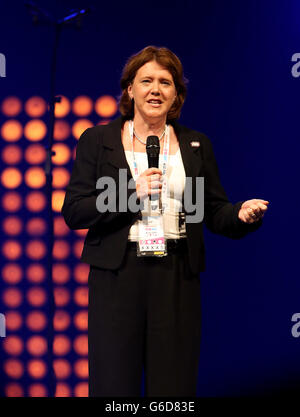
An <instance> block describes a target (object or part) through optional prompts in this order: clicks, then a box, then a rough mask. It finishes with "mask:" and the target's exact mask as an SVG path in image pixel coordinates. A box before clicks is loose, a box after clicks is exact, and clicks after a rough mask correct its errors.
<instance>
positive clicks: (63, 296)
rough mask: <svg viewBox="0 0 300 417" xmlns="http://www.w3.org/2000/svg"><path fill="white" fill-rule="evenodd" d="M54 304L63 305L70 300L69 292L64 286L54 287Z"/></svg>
mask: <svg viewBox="0 0 300 417" xmlns="http://www.w3.org/2000/svg"><path fill="white" fill-rule="evenodd" d="M54 300H55V305H56V306H58V307H62V306H65V305H66V304H68V303H69V301H70V292H69V291H68V290H67V289H66V288H62V287H56V288H54Z"/></svg>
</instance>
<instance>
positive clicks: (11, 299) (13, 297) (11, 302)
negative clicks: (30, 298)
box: [2, 288, 23, 308]
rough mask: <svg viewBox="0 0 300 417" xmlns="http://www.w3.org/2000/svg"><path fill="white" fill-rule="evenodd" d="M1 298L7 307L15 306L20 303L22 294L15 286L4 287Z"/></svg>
mask: <svg viewBox="0 0 300 417" xmlns="http://www.w3.org/2000/svg"><path fill="white" fill-rule="evenodd" d="M2 299H3V302H4V304H6V305H7V306H8V307H11V308H16V307H19V306H20V305H21V304H22V301H23V296H22V293H21V291H20V290H19V289H17V288H6V289H5V290H4V291H3V292H2Z"/></svg>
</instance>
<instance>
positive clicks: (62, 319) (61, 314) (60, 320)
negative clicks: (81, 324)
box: [53, 310, 71, 332]
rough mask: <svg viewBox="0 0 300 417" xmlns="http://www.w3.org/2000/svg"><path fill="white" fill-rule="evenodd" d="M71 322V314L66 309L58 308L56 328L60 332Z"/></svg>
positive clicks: (55, 317)
mask: <svg viewBox="0 0 300 417" xmlns="http://www.w3.org/2000/svg"><path fill="white" fill-rule="evenodd" d="M70 323H71V319H70V315H69V313H67V312H66V311H64V310H56V312H55V314H54V320H53V324H54V329H55V330H56V331H58V332H61V331H63V330H66V329H67V328H68V327H69V326H70Z"/></svg>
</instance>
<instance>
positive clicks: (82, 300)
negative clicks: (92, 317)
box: [74, 287, 89, 307]
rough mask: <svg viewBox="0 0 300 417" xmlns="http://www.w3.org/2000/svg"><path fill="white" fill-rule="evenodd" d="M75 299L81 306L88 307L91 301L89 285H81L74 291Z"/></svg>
mask: <svg viewBox="0 0 300 417" xmlns="http://www.w3.org/2000/svg"><path fill="white" fill-rule="evenodd" d="M74 301H75V303H76V304H77V305H79V306H81V307H87V305H88V301H89V290H88V287H79V288H76V290H75V291H74Z"/></svg>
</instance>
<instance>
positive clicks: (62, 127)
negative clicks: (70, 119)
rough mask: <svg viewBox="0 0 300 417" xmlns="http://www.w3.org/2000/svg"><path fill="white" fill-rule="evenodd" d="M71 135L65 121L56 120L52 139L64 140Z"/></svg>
mask: <svg viewBox="0 0 300 417" xmlns="http://www.w3.org/2000/svg"><path fill="white" fill-rule="evenodd" d="M70 134H71V127H70V125H69V123H67V122H66V121H65V120H56V121H55V125H54V133H53V136H54V139H55V140H65V139H67V138H68V137H69V136H70Z"/></svg>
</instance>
